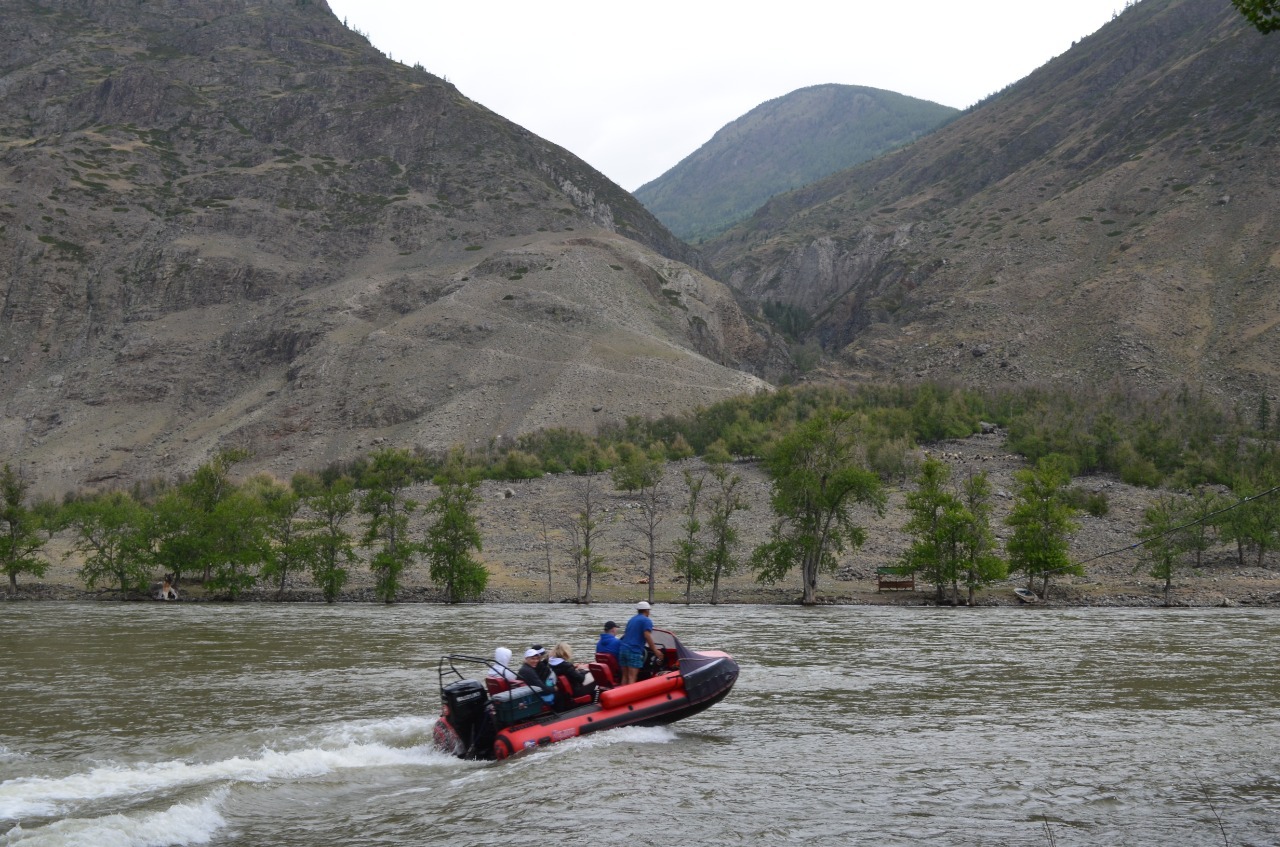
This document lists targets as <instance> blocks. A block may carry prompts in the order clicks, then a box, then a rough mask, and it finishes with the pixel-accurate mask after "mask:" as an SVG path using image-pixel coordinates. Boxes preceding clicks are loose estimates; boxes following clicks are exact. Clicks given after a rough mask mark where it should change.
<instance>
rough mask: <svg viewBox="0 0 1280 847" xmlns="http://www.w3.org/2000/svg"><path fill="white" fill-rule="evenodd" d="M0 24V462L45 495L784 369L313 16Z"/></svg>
mask: <svg viewBox="0 0 1280 847" xmlns="http://www.w3.org/2000/svg"><path fill="white" fill-rule="evenodd" d="M12 6H13V7H14V8H12V9H11V10H9V11H7V12H6V25H5V27H4V32H3V34H0V50H2V54H0V267H3V269H4V270H3V301H2V302H0V412H2V413H3V417H2V418H0V451H2V452H3V453H4V454H5V455H7V456H10V457H17V458H18V459H19V460H20V461H24V462H28V463H30V464H31V465H32V466H33V470H34V471H35V472H36V476H37V477H39V478H40V479H41V480H42V481H43V483H44V484H45V485H46V486H48V485H60V486H67V487H70V486H76V485H80V484H84V483H86V482H87V483H91V484H93V483H109V482H113V481H114V482H121V481H128V480H131V479H135V478H138V477H139V476H146V475H150V474H160V473H166V472H171V471H173V470H178V469H181V468H183V467H187V466H190V465H192V464H194V463H196V462H198V461H200V460H201V459H202V458H204V456H206V455H207V454H208V452H209V451H211V450H214V449H218V448H220V447H224V446H228V445H230V444H241V445H244V446H250V447H251V448H253V449H254V450H255V451H256V454H257V456H258V457H259V458H258V460H257V461H258V462H259V464H260V465H262V466H263V467H269V468H271V469H273V470H276V471H278V472H280V473H288V472H291V471H292V470H296V469H299V467H305V466H308V465H307V464H306V463H313V462H318V461H320V460H322V459H328V458H337V457H341V455H340V454H343V453H345V452H346V451H351V450H358V449H361V448H362V447H368V446H369V445H371V444H372V443H375V441H377V442H379V443H382V442H396V443H401V444H402V445H403V446H411V445H415V444H417V445H422V446H441V445H448V444H452V443H455V442H457V441H458V440H460V439H462V438H467V439H481V440H486V439H488V438H491V437H493V436H497V435H502V436H511V435H513V434H516V433H518V432H521V431H525V430H527V429H529V428H532V427H537V426H542V425H550V424H558V425H574V426H585V427H591V426H594V425H595V424H596V423H598V422H600V421H601V420H605V419H612V418H614V417H615V416H617V415H620V414H623V413H627V414H630V413H642V412H643V411H646V410H656V409H659V408H661V406H660V404H659V403H658V402H657V401H656V400H655V402H654V403H653V404H652V405H651V404H648V403H645V402H644V399H645V398H646V397H653V398H658V397H661V398H662V402H663V403H665V405H666V406H667V407H671V408H672V410H674V409H675V408H683V407H685V406H687V405H688V404H694V403H703V402H708V401H710V400H712V399H714V398H716V397H719V396H723V395H725V394H727V393H733V392H737V391H741V390H744V389H748V390H749V389H751V388H754V387H758V386H760V385H763V383H761V382H760V381H759V379H758V378H757V376H751V375H749V374H748V372H752V373H755V374H757V375H763V374H765V373H766V372H767V371H768V370H769V368H771V367H779V366H781V365H782V364H783V362H782V358H781V357H780V355H779V353H778V350H777V347H776V345H774V344H773V343H772V342H770V341H769V340H768V338H767V337H766V336H765V335H764V334H762V333H761V332H760V331H759V330H758V329H757V328H756V327H755V326H753V325H752V324H751V323H749V322H748V321H747V319H746V318H745V317H744V316H743V314H742V313H741V312H740V311H739V310H738V309H737V307H736V306H735V305H734V300H733V297H732V296H731V295H730V294H729V292H727V291H726V290H725V289H724V288H723V287H722V286H720V285H719V284H718V283H715V282H713V281H712V280H710V279H708V278H707V277H705V276H704V275H702V274H701V273H700V272H699V271H698V270H697V269H696V266H697V262H698V259H697V256H696V254H694V253H693V252H692V251H691V250H690V249H689V248H688V247H686V246H685V245H684V244H683V243H681V242H680V241H679V240H678V239H676V238H674V237H673V236H671V235H670V234H669V233H668V232H667V231H666V230H665V229H664V228H663V227H662V226H661V225H660V224H658V223H657V221H655V220H654V219H653V218H652V216H650V215H649V214H648V213H647V212H646V211H645V210H644V209H643V208H642V207H641V206H640V205H639V204H638V203H636V202H635V201H634V199H632V198H631V197H630V196H629V195H628V194H626V192H624V191H622V190H621V189H619V188H618V187H617V186H615V185H613V184H612V183H610V182H609V181H608V180H607V179H605V178H604V177H603V176H601V175H600V174H599V173H597V172H595V171H594V170H593V169H591V168H590V167H589V166H587V165H586V164H584V163H583V162H581V161H580V160H578V159H576V158H575V157H573V156H572V155H571V154H569V153H567V152H566V151H564V150H563V149H561V148H558V147H556V146H555V145H552V144H549V143H547V142H545V141H543V140H542V139H539V138H537V137H535V136H533V135H531V134H529V133H528V132H526V131H525V130H523V129H521V128H520V127H518V126H515V125H514V124H511V123H510V122H508V121H506V120H504V119H502V118H501V117H499V116H497V115H495V114H493V113H492V112H489V111H488V110H486V109H485V108H484V107H483V106H481V105H479V104H477V103H474V102H472V101H470V100H468V99H466V98H465V97H463V96H462V95H461V94H460V93H459V92H458V91H457V90H456V89H455V88H454V87H453V86H451V85H449V84H448V83H446V82H444V81H442V80H440V79H438V78H436V77H433V76H431V75H429V74H427V73H426V72H424V71H422V70H420V69H414V68H409V67H405V66H403V65H400V64H398V63H395V62H392V61H390V60H388V59H386V58H385V57H383V56H382V55H381V54H380V53H378V52H377V51H376V50H375V49H373V48H372V47H371V46H370V45H369V44H368V43H367V41H366V40H365V39H364V38H363V37H361V36H360V35H358V34H356V33H354V32H351V31H349V30H347V29H346V28H345V27H343V26H342V25H341V24H340V23H339V22H338V21H337V20H336V18H334V16H333V15H332V13H331V12H330V11H329V9H328V8H327V6H326V5H325V4H324V3H323V2H319V0H314V2H297V0H234V1H233V0H225V2H218V0H213V1H212V2H210V0H167V2H159V3H155V2H149V3H145V4H139V3H137V2H132V0H121V1H120V2H115V0H94V1H93V2H88V0H85V1H84V2H77V1H76V0H24V2H20V3H16V4H12ZM614 338H617V339H619V340H618V341H617V342H616V343H615V342H611V341H610V339H614ZM534 339H536V341H535V340H534ZM622 339H625V341H623V340H622ZM606 351H609V352H612V353H613V354H614V355H611V356H607V355H604V352H606ZM615 375H622V376H615ZM631 378H634V379H636V380H639V381H641V382H643V383H644V384H645V385H646V386H649V389H648V390H649V391H650V393H646V391H644V390H641V389H640V388H637V387H635V386H632V385H630V384H629V383H628V382H627V379H631ZM593 385H599V386H601V391H602V392H604V391H606V387H608V388H613V389H614V391H615V396H617V394H618V393H619V392H621V391H624V390H626V389H628V388H630V389H632V390H630V391H629V392H628V393H627V403H623V404H613V403H610V402H608V400H607V397H605V396H603V395H600V396H597V395H596V394H595V393H594V392H593V391H592V390H590V386H593ZM623 406H625V408H622V407H623ZM597 407H599V408H597ZM642 407H643V408H642Z"/></svg>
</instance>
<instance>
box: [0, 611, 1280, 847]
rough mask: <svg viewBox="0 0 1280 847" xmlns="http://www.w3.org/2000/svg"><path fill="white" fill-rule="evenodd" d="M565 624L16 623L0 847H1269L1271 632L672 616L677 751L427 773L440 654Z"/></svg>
mask: <svg viewBox="0 0 1280 847" xmlns="http://www.w3.org/2000/svg"><path fill="white" fill-rule="evenodd" d="M629 611H630V610H629V608H628V607H623V606H610V605H604V606H594V607H590V608H584V607H577V606H567V605H484V606H460V607H452V608H449V607H441V606H435V605H407V604H406V605H398V606H390V607H382V606H374V605H370V606H359V605H352V604H340V605H336V606H321V605H272V604H241V605H215V604H159V603H156V604H137V603H130V604H113V603H4V604H0V644H2V645H3V652H2V653H0V845H4V847H8V845H23V846H24V847H30V845H84V846H85V847H140V846H141V845H146V847H167V845H192V844H209V845H279V847H317V845H397V846H398V845H406V846H407V845H415V847H418V846H419V845H458V846H459V847H465V846H467V845H504V847H505V846H506V845H510V844H512V843H517V842H521V843H533V842H538V843H541V842H548V841H551V842H555V843H559V844H597V843H604V844H619V845H623V844H625V845H628V847H631V845H661V846H662V847H669V845H674V844H688V845H722V844H735V845H737V844H745V845H752V847H754V846H755V845H761V846H762V847H763V845H776V844H792V843H795V844H801V843H803V844H808V845H877V847H887V846H888V845H926V844H927V845H993V846H994V845H1046V847H1047V846H1048V845H1057V847H1068V845H1161V846H1162V847H1167V845H1224V844H1226V845H1232V847H1245V845H1276V844H1280V662H1278V661H1277V657H1278V656H1280V613H1278V612H1276V611H1275V610H1249V609H1195V610H1176V611H1170V610H1132V609H1129V610H1098V609H1087V610H1081V609H1030V608H1027V609H1009V608H1006V609H933V608H912V609H897V608H884V607H875V608H867V607H822V608H815V609H802V608H797V607H776V606H765V607H759V606H720V607H712V606H693V607H689V608H686V607H683V606H668V605H659V606H657V607H655V609H654V621H655V623H656V624H657V626H659V627H662V628H669V629H672V630H674V631H675V632H676V633H677V634H679V635H680V637H681V639H682V640H683V641H684V642H685V643H686V644H687V645H689V646H691V647H694V648H699V647H701V648H715V649H724V650H727V651H729V652H730V653H732V654H733V655H734V656H735V657H736V658H737V659H738V661H739V662H740V664H741V666H742V675H741V677H740V678H739V680H738V684H737V687H736V688H735V689H734V691H733V693H732V694H730V695H729V697H728V698H727V699H726V700H725V701H724V702H722V703H720V704H719V705H717V706H715V707H714V708H712V709H710V710H708V711H706V712H704V713H702V714H700V715H698V716H695V717H693V718H690V719H688V720H687V721H683V722H681V723H677V724H674V725H672V726H669V727H663V728H626V729H619V730H613V731H610V732H604V733H599V734H597V735H593V736H590V737H587V738H581V739H574V740H571V741H568V742H564V743H562V744H559V745H555V746H554V747H552V748H549V749H545V750H541V751H537V752H534V753H532V754H529V755H525V756H521V757H518V758H516V759H514V760H510V761H507V762H501V763H496V764H495V763H478V762H463V761H459V760H456V759H452V758H449V757H447V756H444V755H442V754H440V753H437V752H435V751H434V750H433V749H432V748H431V745H430V730H431V726H432V723H433V721H434V716H435V713H436V712H437V710H438V707H439V685H438V677H437V670H436V668H437V664H438V659H439V657H440V655H441V654H443V653H446V652H459V653H471V654H478V655H491V654H492V650H493V647H494V646H495V645H498V644H505V645H507V646H509V647H511V648H513V649H516V650H517V653H518V652H519V650H520V649H522V648H523V647H524V646H527V644H528V643H529V642H531V641H538V642H543V643H553V642H555V641H557V640H561V639H564V640H568V641H569V642H570V643H571V644H573V646H574V647H575V648H576V650H577V653H578V654H579V657H580V658H584V657H585V654H587V653H589V652H590V651H591V649H592V648H593V645H594V641H595V637H596V634H597V633H598V632H599V629H600V625H601V623H602V622H603V621H604V620H605V618H613V619H615V620H617V621H619V622H620V623H621V622H623V621H625V619H626V617H627V615H628V614H629Z"/></svg>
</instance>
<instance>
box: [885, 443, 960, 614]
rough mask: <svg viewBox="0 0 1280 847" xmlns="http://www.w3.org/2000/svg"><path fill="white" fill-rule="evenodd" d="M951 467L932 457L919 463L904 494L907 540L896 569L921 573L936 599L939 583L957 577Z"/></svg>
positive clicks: (956, 521) (957, 524) (957, 528)
mask: <svg viewBox="0 0 1280 847" xmlns="http://www.w3.org/2000/svg"><path fill="white" fill-rule="evenodd" d="M950 478H951V469H950V468H948V467H947V466H946V465H945V464H943V463H942V462H940V461H938V460H937V459H934V458H929V459H926V460H925V461H924V464H923V465H921V466H920V473H919V475H918V476H917V477H916V480H915V482H916V488H915V490H914V491H912V492H911V493H909V494H908V495H907V498H906V506H907V512H908V513H909V514H910V515H911V517H910V518H908V519H907V523H906V525H905V526H904V527H903V530H904V531H905V532H906V533H907V534H908V535H910V536H911V543H910V544H909V545H908V546H907V548H906V550H904V551H903V552H902V559H901V564H900V565H899V569H900V570H901V571H902V572H904V573H911V574H916V575H918V576H923V577H924V578H925V579H927V580H928V581H930V582H932V583H933V585H934V587H935V589H936V592H937V597H938V600H939V601H941V600H942V596H943V586H945V585H947V584H948V583H954V582H955V581H957V580H958V579H959V560H960V548H959V534H960V523H961V521H960V520H959V514H958V513H959V512H960V511H961V505H960V500H959V498H957V497H956V496H955V495H954V494H953V493H951V491H949V490H948V488H947V482H948V480H950Z"/></svg>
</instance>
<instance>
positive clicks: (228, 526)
mask: <svg viewBox="0 0 1280 847" xmlns="http://www.w3.org/2000/svg"><path fill="white" fill-rule="evenodd" d="M268 518H269V514H268V512H267V510H266V508H265V507H264V505H263V501H262V500H261V499H260V498H259V497H258V496H257V495H256V493H255V492H253V491H250V490H235V491H232V492H231V494H230V495H228V496H226V497H224V498H223V499H222V500H221V501H220V502H219V503H218V505H217V506H216V507H215V508H214V510H213V512H212V513H211V514H210V515H209V519H210V520H209V522H208V524H207V527H208V528H209V529H210V530H211V531H210V532H208V533H207V535H206V539H207V541H208V547H207V548H206V555H207V556H208V559H207V561H208V562H209V563H210V564H209V567H208V570H207V571H206V572H207V573H208V574H209V577H208V579H206V580H205V585H206V586H207V587H208V588H210V589H211V590H213V591H222V592H225V593H226V596H228V597H230V598H231V599H232V600H234V599H236V598H237V597H239V596H240V595H241V594H242V593H244V592H245V591H248V590H249V589H250V588H252V587H253V586H254V584H255V583H256V582H257V581H258V573H259V570H260V569H261V567H262V565H263V563H265V562H266V561H267V559H268V558H269V556H270V549H269V548H270V541H269V539H268V537H267V522H268Z"/></svg>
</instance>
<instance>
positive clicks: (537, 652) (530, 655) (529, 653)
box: [524, 647, 542, 659]
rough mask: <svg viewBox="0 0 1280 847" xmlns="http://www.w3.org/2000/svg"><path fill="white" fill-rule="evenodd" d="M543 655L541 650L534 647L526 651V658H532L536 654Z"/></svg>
mask: <svg viewBox="0 0 1280 847" xmlns="http://www.w3.org/2000/svg"><path fill="white" fill-rule="evenodd" d="M541 655H542V651H541V650H534V649H533V648H532V647H530V648H529V649H528V650H525V651H524V657H525V658H526V659H532V658H533V657H534V656H541Z"/></svg>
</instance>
